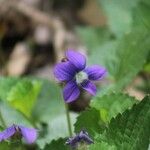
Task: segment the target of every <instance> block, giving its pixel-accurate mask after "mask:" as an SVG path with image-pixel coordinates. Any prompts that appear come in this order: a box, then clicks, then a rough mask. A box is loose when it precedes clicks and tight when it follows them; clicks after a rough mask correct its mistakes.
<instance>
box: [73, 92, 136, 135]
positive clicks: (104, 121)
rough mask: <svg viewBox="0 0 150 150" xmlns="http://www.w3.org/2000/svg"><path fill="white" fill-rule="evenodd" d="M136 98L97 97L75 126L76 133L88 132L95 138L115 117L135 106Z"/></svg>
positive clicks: (111, 95) (121, 96) (115, 94)
mask: <svg viewBox="0 0 150 150" xmlns="http://www.w3.org/2000/svg"><path fill="white" fill-rule="evenodd" d="M136 102H138V101H136V100H135V98H133V97H130V96H128V95H127V94H121V93H112V94H108V95H104V96H102V97H96V98H94V99H93V100H92V101H91V107H92V108H90V109H88V110H86V111H83V112H82V113H81V114H80V115H79V116H78V117H77V121H76V123H75V124H74V126H75V132H76V133H78V132H80V130H81V129H85V130H86V131H88V133H89V134H90V136H92V137H94V136H95V134H96V133H102V132H103V131H104V129H105V127H106V126H107V125H108V123H109V122H110V120H111V119H112V118H113V117H116V116H117V114H118V113H123V112H124V111H125V110H126V109H128V108H131V107H132V106H133V104H135V103H136Z"/></svg>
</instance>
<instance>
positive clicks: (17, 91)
mask: <svg viewBox="0 0 150 150" xmlns="http://www.w3.org/2000/svg"><path fill="white" fill-rule="evenodd" d="M40 88H41V82H39V81H36V80H32V81H31V80H27V79H24V80H21V81H19V82H18V83H17V84H16V85H15V86H14V87H13V88H12V89H11V90H10V92H9V93H8V96H7V100H8V101H9V102H10V104H11V105H12V106H13V107H15V108H16V109H18V110H19V111H21V112H22V113H24V114H25V115H26V116H28V117H30V116H31V112H32V108H33V106H34V103H35V101H36V99H37V96H38V94H39V91H40Z"/></svg>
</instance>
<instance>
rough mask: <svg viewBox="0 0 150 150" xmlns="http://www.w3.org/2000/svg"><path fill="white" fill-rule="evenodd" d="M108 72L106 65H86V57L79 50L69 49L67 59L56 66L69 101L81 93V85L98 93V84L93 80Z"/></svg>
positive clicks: (90, 91)
mask: <svg viewBox="0 0 150 150" xmlns="http://www.w3.org/2000/svg"><path fill="white" fill-rule="evenodd" d="M105 74H106V69H105V68H104V67H101V66H98V65H93V66H91V67H86V58H85V56H84V55H82V54H81V53H79V52H76V51H73V50H68V51H67V52H66V61H65V62H61V63H58V64H57V65H56V66H55V68H54V75H55V77H56V78H57V79H58V80H59V81H61V82H63V81H65V82H66V85H65V87H64V89H63V97H64V100H65V101H66V102H67V103H70V102H73V101H75V100H76V99H77V98H78V97H79V95H80V89H79V88H80V87H82V88H83V89H84V90H86V91H88V92H89V93H90V94H92V95H95V94H96V86H95V84H94V83H93V82H92V81H96V80H100V79H102V78H103V77H104V75H105Z"/></svg>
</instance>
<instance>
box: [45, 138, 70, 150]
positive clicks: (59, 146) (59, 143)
mask: <svg viewBox="0 0 150 150" xmlns="http://www.w3.org/2000/svg"><path fill="white" fill-rule="evenodd" d="M65 142H66V139H62V138H60V139H58V140H53V141H52V142H51V143H50V144H47V145H46V146H45V148H44V149H43V150H69V146H67V145H65Z"/></svg>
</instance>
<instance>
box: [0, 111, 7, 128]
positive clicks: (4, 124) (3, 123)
mask: <svg viewBox="0 0 150 150" xmlns="http://www.w3.org/2000/svg"><path fill="white" fill-rule="evenodd" d="M0 121H1V123H2V126H3V127H4V128H6V127H7V126H6V123H5V120H4V118H3V116H2V113H1V111H0Z"/></svg>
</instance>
